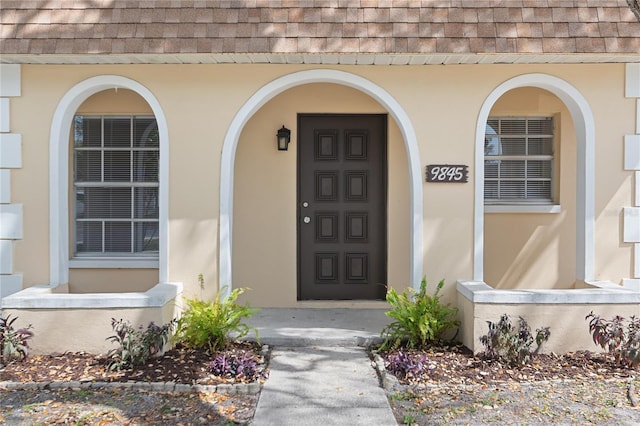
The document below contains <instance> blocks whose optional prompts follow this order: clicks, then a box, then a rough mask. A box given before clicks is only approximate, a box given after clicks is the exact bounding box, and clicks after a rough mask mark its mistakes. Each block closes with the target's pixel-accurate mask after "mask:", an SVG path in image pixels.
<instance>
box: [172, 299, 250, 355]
mask: <svg viewBox="0 0 640 426" xmlns="http://www.w3.org/2000/svg"><path fill="white" fill-rule="evenodd" d="M220 293H221V292H218V294H217V295H216V297H215V299H214V300H213V301H211V302H209V301H204V300H198V299H186V300H185V301H186V304H187V309H186V310H185V311H184V312H183V313H182V316H181V317H180V319H179V320H178V327H177V330H176V334H175V338H176V341H177V342H179V343H182V344H183V345H185V346H187V347H190V348H194V349H208V350H209V352H210V353H214V352H215V351H217V350H220V349H223V348H224V347H225V346H227V344H228V343H229V342H230V341H231V340H232V339H236V338H241V337H244V336H246V335H247V334H248V333H249V331H250V330H251V329H250V328H249V326H248V325H246V324H244V323H243V322H242V320H243V319H244V318H250V317H251V315H253V314H254V313H255V312H257V309H252V308H250V307H249V305H248V304H247V305H244V306H241V305H238V304H237V303H236V300H237V299H238V296H240V295H241V294H242V293H244V289H242V288H237V289H234V290H233V291H232V292H231V294H230V295H229V297H228V298H226V299H225V300H221V296H220ZM254 331H255V334H256V338H257V336H258V331H257V330H255V329H254Z"/></svg>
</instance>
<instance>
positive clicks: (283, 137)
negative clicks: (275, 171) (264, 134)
mask: <svg viewBox="0 0 640 426" xmlns="http://www.w3.org/2000/svg"><path fill="white" fill-rule="evenodd" d="M277 136H278V151H286V150H288V149H289V142H290V141H291V130H289V129H287V128H286V127H284V126H282V128H281V129H280V130H278V134H277Z"/></svg>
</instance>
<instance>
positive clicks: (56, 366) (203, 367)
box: [0, 342, 268, 425]
mask: <svg viewBox="0 0 640 426" xmlns="http://www.w3.org/2000/svg"><path fill="white" fill-rule="evenodd" d="M234 354H236V355H243V354H249V355H250V356H251V357H252V358H253V359H254V360H255V361H256V362H257V363H258V364H259V377H258V378H257V381H260V382H264V380H266V377H267V375H268V369H267V367H268V359H266V358H268V354H266V353H264V352H263V348H262V347H260V346H259V345H257V344H255V343H253V342H236V343H234V344H233V345H231V346H229V347H228V348H226V349H225V350H224V351H222V352H219V353H217V354H215V355H213V356H212V355H210V354H208V353H207V352H206V351H199V350H189V349H187V348H180V347H179V348H176V349H172V350H170V351H167V352H165V353H164V354H163V355H162V356H160V357H157V358H153V359H152V360H150V361H149V362H148V363H147V364H145V365H142V366H137V367H135V368H134V369H131V370H122V371H111V370H109V369H108V368H107V366H108V359H107V358H106V357H105V356H104V355H94V354H89V353H82V352H80V353H75V352H74V353H62V354H51V355H33V356H30V357H28V358H27V359H26V360H24V361H22V362H14V363H11V364H9V365H7V366H4V367H0V381H11V382H24V383H26V382H45V383H46V382H78V381H79V382H131V381H135V382H174V383H177V384H191V385H195V384H197V385H221V384H235V383H247V382H250V381H252V380H250V379H249V378H246V377H232V376H231V375H228V376H227V377H220V376H215V375H213V374H212V373H211V372H210V368H209V364H210V363H211V361H212V360H213V359H214V357H215V356H218V355H225V356H231V355H234ZM253 380H256V379H253ZM0 401H1V402H0V423H6V424H12V425H13V424H24V425H34V424H36V425H40V424H41V425H44V424H56V423H57V424H82V425H104V424H125V425H138V424H141V425H142V424H145V425H146V424H175V425H192V424H207V425H229V424H245V423H247V422H249V421H250V420H251V419H252V418H253V413H254V412H255V408H256V405H257V401H258V395H257V394H253V395H251V394H246V393H245V394H224V393H216V392H187V393H178V392H157V391H151V390H140V389H121V388H109V389H93V388H91V389H84V388H82V389H65V390H60V389H45V390H28V389H23V390H11V391H0Z"/></svg>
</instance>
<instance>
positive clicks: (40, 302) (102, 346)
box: [2, 284, 182, 354]
mask: <svg viewBox="0 0 640 426" xmlns="http://www.w3.org/2000/svg"><path fill="white" fill-rule="evenodd" d="M54 290H55V288H51V287H30V288H28V289H26V290H23V291H21V292H18V293H15V294H13V295H11V296H9V297H6V298H4V299H3V300H2V315H3V316H4V317H6V316H7V315H11V316H12V317H17V318H18V319H17V320H16V323H15V324H14V326H16V327H24V326H27V325H28V324H31V325H32V326H33V330H32V331H33V332H34V337H33V338H32V339H31V341H30V342H29V346H30V347H31V351H30V353H32V354H43V353H57V352H65V351H70V352H78V351H84V352H90V353H106V352H107V351H109V350H110V349H112V348H114V347H115V346H114V344H113V343H111V342H109V341H107V340H106V339H107V338H108V337H109V336H112V335H113V330H112V328H111V318H116V319H121V318H122V319H125V320H129V321H130V322H131V324H132V325H134V326H135V327H138V326H139V325H142V326H143V327H145V328H146V326H147V325H148V324H149V322H151V321H153V322H155V323H156V324H159V325H160V324H165V323H167V322H169V321H171V319H172V318H175V317H176V315H177V313H178V310H179V308H180V306H181V304H180V297H181V293H182V285H180V284H158V285H156V286H155V287H154V288H152V289H151V290H149V291H147V292H144V293H117V294H111V293H92V294H61V293H55V292H54Z"/></svg>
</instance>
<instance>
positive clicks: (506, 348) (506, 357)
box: [480, 314, 551, 365]
mask: <svg viewBox="0 0 640 426" xmlns="http://www.w3.org/2000/svg"><path fill="white" fill-rule="evenodd" d="M487 324H489V332H488V333H487V334H486V335H484V336H481V337H480V343H482V344H483V345H484V347H485V352H484V355H485V356H486V357H487V358H491V359H497V360H501V361H505V362H507V363H509V364H511V365H522V364H527V363H528V362H529V360H530V359H531V355H532V354H535V353H537V352H538V351H539V350H540V346H541V345H542V343H544V342H546V341H547V340H549V336H550V335H551V332H550V331H549V327H544V328H538V329H537V330H536V336H535V339H534V337H533V335H532V334H531V328H530V327H529V324H527V321H526V320H525V319H524V318H522V317H519V318H518V328H514V327H513V325H512V324H511V319H510V318H509V315H507V314H502V316H501V317H500V321H498V322H497V323H494V322H491V321H487ZM534 340H535V342H536V345H537V347H536V349H535V350H534V351H533V352H531V345H532V344H533V342H534Z"/></svg>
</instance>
